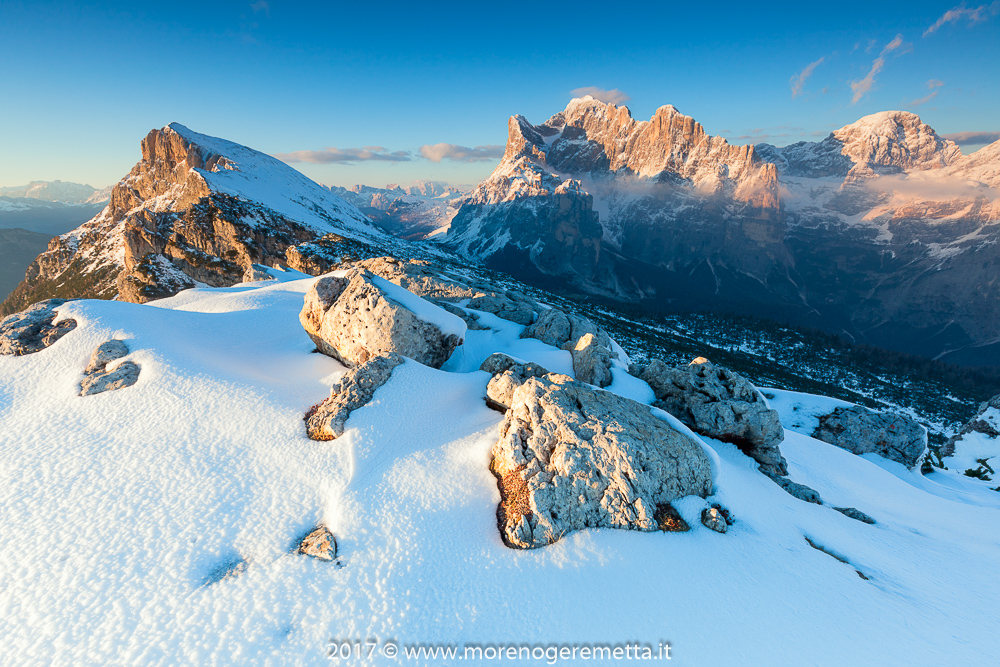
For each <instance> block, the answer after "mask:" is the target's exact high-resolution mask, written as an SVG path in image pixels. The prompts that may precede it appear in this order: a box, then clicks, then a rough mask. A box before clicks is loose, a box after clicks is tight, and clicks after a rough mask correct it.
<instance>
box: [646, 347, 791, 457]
mask: <svg viewBox="0 0 1000 667" xmlns="http://www.w3.org/2000/svg"><path fill="white" fill-rule="evenodd" d="M635 373H636V375H637V377H639V378H641V379H643V380H645V381H646V382H647V383H648V384H649V386H650V387H651V388H652V389H653V393H654V394H655V395H656V402H655V403H654V404H653V405H655V406H656V407H658V408H661V409H663V410H666V411H667V412H669V413H670V414H672V415H674V416H675V417H677V418H678V419H680V420H681V421H683V422H684V423H685V424H687V425H688V426H690V427H691V429H692V430H694V431H695V432H697V433H701V434H702V435H707V436H708V437H710V438H715V439H716V440H722V441H723V442H731V443H733V444H735V445H736V446H737V447H739V448H740V450H741V451H743V453H745V454H746V455H748V456H750V457H751V458H753V459H754V460H755V461H757V462H758V463H759V464H760V467H761V470H762V471H764V472H767V473H769V474H771V475H779V476H780V475H786V474H787V473H788V466H787V464H786V462H785V459H784V457H783V456H782V455H781V450H780V449H779V447H778V445H779V444H780V443H781V441H782V440H783V439H784V437H785V434H784V429H782V427H781V421H780V420H779V418H778V413H777V412H776V411H774V410H771V409H770V408H768V407H767V403H766V402H765V401H764V397H763V396H761V395H760V392H758V391H757V389H756V388H755V387H754V386H753V385H752V384H750V382H749V381H747V379H746V378H744V377H743V376H742V375H740V374H739V373H734V372H733V371H731V370H729V369H728V368H723V367H721V366H720V367H716V366H715V365H713V364H712V363H711V362H710V361H708V360H707V359H704V358H702V357H699V358H698V359H695V360H694V361H693V362H691V363H690V364H688V365H687V366H669V365H668V364H666V363H665V362H663V361H661V360H659V359H654V360H652V361H651V362H650V363H649V365H648V366H646V367H644V368H637V369H636V370H635Z"/></svg>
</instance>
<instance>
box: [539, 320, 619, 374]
mask: <svg viewBox="0 0 1000 667" xmlns="http://www.w3.org/2000/svg"><path fill="white" fill-rule="evenodd" d="M521 338H536V339H538V340H540V341H542V342H543V343H546V344H548V345H552V346H553V347H559V348H562V349H564V350H569V352H570V353H571V354H572V355H573V373H574V374H575V375H576V379H577V380H580V381H581V382H586V383H588V384H593V385H597V386H598V387H606V386H608V385H609V384H611V380H612V374H611V359H612V356H613V353H612V351H611V338H610V337H609V336H608V333H607V332H606V331H604V330H603V329H601V328H600V327H598V326H597V325H596V324H594V323H593V322H592V321H590V320H589V319H587V318H585V317H578V316H576V315H570V314H567V313H564V312H563V311H561V310H559V309H558V308H549V309H546V310H542V312H541V313H540V314H539V316H538V320H536V321H535V322H534V323H533V324H532V325H531V326H529V327H527V328H526V329H525V330H524V332H523V333H522V334H521Z"/></svg>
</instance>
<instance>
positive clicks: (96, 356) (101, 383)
mask: <svg viewBox="0 0 1000 667" xmlns="http://www.w3.org/2000/svg"><path fill="white" fill-rule="evenodd" d="M126 354H128V346H126V345H125V343H123V342H122V341H120V340H109V341H108V342H106V343H101V344H100V345H98V346H97V349H96V350H94V352H93V354H91V355H90V363H88V364H87V368H86V370H84V377H83V381H82V382H80V395H81V396H90V395H92V394H100V393H102V392H105V391H112V390H115V389H123V388H124V387H131V386H132V385H134V384H135V383H136V382H138V381H139V365H138V364H136V363H135V362H133V361H123V362H122V363H120V364H118V365H117V366H115V367H114V368H113V369H110V370H108V364H110V363H111V362H112V361H115V360H117V359H121V358H122V357H124V356H125V355H126Z"/></svg>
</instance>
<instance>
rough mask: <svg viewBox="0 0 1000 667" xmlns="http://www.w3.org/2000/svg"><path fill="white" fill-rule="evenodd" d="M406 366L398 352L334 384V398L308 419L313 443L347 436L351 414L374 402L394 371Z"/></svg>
mask: <svg viewBox="0 0 1000 667" xmlns="http://www.w3.org/2000/svg"><path fill="white" fill-rule="evenodd" d="M402 363H403V358H402V357H401V356H399V355H398V354H395V353H389V354H386V355H383V356H379V357H373V358H371V359H369V360H368V361H366V362H364V363H362V364H360V365H358V366H355V367H354V368H352V369H350V370H349V371H347V373H346V374H345V375H344V377H343V378H341V379H340V382H338V383H337V384H335V385H333V387H332V388H331V390H330V397H329V398H327V399H326V400H325V401H323V402H322V403H320V404H319V405H317V406H315V407H314V408H312V409H311V410H310V411H309V412H308V413H306V416H305V422H306V433H307V434H308V435H309V437H310V438H312V439H313V440H335V439H336V438H339V437H340V436H342V435H343V434H344V429H345V428H346V424H347V418H348V417H350V416H351V413H352V412H354V411H355V410H357V409H358V408H360V407H363V406H365V405H367V404H368V402H369V401H371V400H372V396H374V395H375V391H376V390H377V389H378V388H379V387H381V386H382V385H384V384H385V383H386V382H388V381H389V378H390V377H392V372H393V371H394V370H395V369H396V367H397V366H399V365H400V364H402Z"/></svg>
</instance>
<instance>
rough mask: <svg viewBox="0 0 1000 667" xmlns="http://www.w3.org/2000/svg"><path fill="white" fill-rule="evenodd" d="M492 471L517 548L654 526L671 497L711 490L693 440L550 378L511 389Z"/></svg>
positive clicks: (644, 411) (501, 516)
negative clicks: (592, 531) (572, 535)
mask: <svg viewBox="0 0 1000 667" xmlns="http://www.w3.org/2000/svg"><path fill="white" fill-rule="evenodd" d="M491 469H492V471H493V473H494V475H495V476H496V478H497V481H498V486H499V488H500V495H501V503H500V507H499V508H498V510H497V520H498V527H499V529H500V533H501V536H502V537H503V540H504V542H505V543H506V544H507V545H508V546H510V547H514V548H534V547H540V546H544V545H546V544H551V543H552V542H555V541H556V540H558V539H560V538H561V537H562V536H563V535H565V534H567V533H569V532H572V531H574V530H579V529H582V528H588V527H594V528H596V527H610V528H626V529H632V530H643V531H652V530H658V529H660V525H659V521H658V518H659V515H660V514H662V512H663V510H664V509H665V508H666V506H668V505H669V504H670V502H671V501H673V500H676V499H677V498H681V497H683V496H688V495H698V496H702V497H705V496H708V495H709V494H711V492H712V472H711V463H710V462H709V458H708V456H707V455H706V454H705V451H704V450H703V449H702V447H701V445H700V444H699V443H697V442H695V441H694V440H692V439H691V438H689V437H688V436H686V435H683V434H681V433H679V432H677V431H675V430H674V429H672V428H671V427H670V426H669V424H668V423H667V422H665V421H663V420H660V419H658V418H657V417H655V416H654V415H653V414H652V412H651V410H650V408H649V406H646V405H643V404H641V403H637V402H635V401H631V400H628V399H625V398H621V397H620V396H617V395H615V394H612V393H609V392H604V391H599V390H595V389H594V388H593V387H591V386H589V385H587V384H584V383H582V382H578V381H576V380H574V379H572V378H570V377H568V376H565V375H560V374H554V373H552V374H548V375H546V376H544V377H532V378H529V379H528V380H527V381H525V382H524V384H521V385H520V386H518V387H517V388H516V389H515V390H514V393H513V396H512V399H511V404H510V409H509V410H508V411H507V413H506V417H505V419H504V422H503V423H502V424H501V427H500V439H499V441H498V442H497V443H496V445H494V447H493V463H492V465H491Z"/></svg>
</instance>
